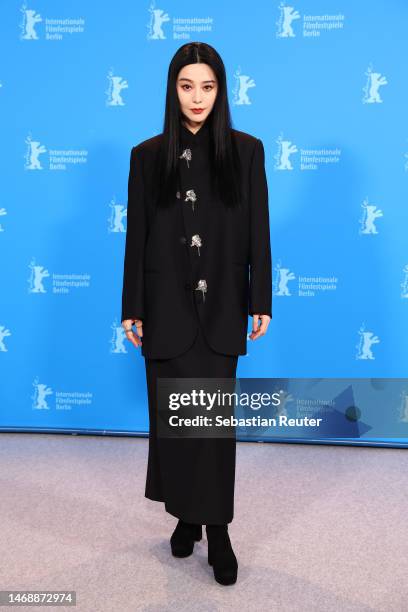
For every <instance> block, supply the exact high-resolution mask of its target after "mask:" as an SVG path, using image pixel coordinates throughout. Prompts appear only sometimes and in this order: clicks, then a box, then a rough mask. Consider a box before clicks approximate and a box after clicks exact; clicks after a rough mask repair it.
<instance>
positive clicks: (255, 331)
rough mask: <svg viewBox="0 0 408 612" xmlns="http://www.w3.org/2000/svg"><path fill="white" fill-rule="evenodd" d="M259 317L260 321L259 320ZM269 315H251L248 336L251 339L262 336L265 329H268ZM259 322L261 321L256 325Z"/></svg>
mask: <svg viewBox="0 0 408 612" xmlns="http://www.w3.org/2000/svg"><path fill="white" fill-rule="evenodd" d="M259 319H261V321H259ZM270 320H271V317H270V316H269V315H266V314H254V315H253V317H252V332H251V333H250V335H249V337H250V339H251V340H256V339H257V338H259V337H260V336H264V335H265V334H266V330H267V329H268V325H269V322H270ZM259 322H260V323H261V325H260V327H258V325H259Z"/></svg>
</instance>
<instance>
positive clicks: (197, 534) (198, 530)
mask: <svg viewBox="0 0 408 612" xmlns="http://www.w3.org/2000/svg"><path fill="white" fill-rule="evenodd" d="M202 537H203V531H202V527H201V525H196V528H195V534H194V539H195V541H196V542H199V541H200V540H201V538H202Z"/></svg>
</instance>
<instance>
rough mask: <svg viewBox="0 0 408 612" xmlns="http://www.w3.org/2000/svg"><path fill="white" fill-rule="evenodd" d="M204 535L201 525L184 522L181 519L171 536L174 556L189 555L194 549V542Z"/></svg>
mask: <svg viewBox="0 0 408 612" xmlns="http://www.w3.org/2000/svg"><path fill="white" fill-rule="evenodd" d="M201 537H202V532H201V525H193V524H190V523H184V522H183V521H181V520H179V522H178V523H177V526H176V528H175V530H174V532H173V534H172V536H171V538H170V545H171V552H172V554H173V556H174V557H189V556H190V555H191V554H192V552H193V550H194V542H199V541H200V540H201Z"/></svg>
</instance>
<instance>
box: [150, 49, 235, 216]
mask: <svg viewBox="0 0 408 612" xmlns="http://www.w3.org/2000/svg"><path fill="white" fill-rule="evenodd" d="M195 63H203V64H208V65H209V66H210V67H211V68H212V69H213V71H214V73H215V76H216V78H217V84H218V89H217V96H216V98H215V101H214V106H213V108H212V110H211V113H210V114H209V115H208V117H207V119H206V122H209V126H208V127H209V132H210V147H211V154H210V171H211V180H212V186H213V188H214V189H215V192H216V194H217V195H218V196H219V197H220V199H221V201H222V202H223V203H224V204H225V206H227V207H231V208H234V207H236V206H239V204H240V202H241V196H242V194H241V181H240V177H241V167H240V159H239V156H238V151H237V147H236V143H235V139H234V135H233V133H232V132H231V129H232V122H231V115H230V110H229V104H228V95H227V79H226V74H225V67H224V63H223V61H222V59H221V57H220V55H219V54H218V53H217V51H216V50H215V49H214V48H213V47H211V46H210V45H208V44H206V43H203V42H190V43H187V44H185V45H183V46H181V47H180V48H179V49H178V51H177V52H176V53H175V55H174V56H173V59H172V60H171V62H170V66H169V70H168V76H167V93H166V108H165V116H164V123H163V137H162V146H161V155H160V161H159V165H158V171H159V177H158V181H157V185H156V187H157V188H158V193H159V197H158V204H159V206H166V204H169V202H171V201H172V198H171V194H172V193H174V194H175V193H176V191H177V188H178V184H179V183H178V172H177V168H178V156H179V147H180V127H181V121H182V116H183V115H182V112H181V109H180V103H179V99H178V95H177V89H176V83H177V77H178V74H179V72H180V70H181V69H182V68H183V67H184V66H186V65H188V64H195ZM200 129H201V128H200ZM169 195H170V197H169Z"/></svg>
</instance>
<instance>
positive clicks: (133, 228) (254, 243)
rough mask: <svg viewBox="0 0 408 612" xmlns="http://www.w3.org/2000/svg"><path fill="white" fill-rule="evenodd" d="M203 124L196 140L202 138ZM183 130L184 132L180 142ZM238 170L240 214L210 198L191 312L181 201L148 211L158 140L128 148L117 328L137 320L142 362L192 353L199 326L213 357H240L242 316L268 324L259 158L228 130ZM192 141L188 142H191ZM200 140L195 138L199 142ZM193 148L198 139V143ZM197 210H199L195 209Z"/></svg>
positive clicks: (244, 138) (264, 195) (257, 144)
mask: <svg viewBox="0 0 408 612" xmlns="http://www.w3.org/2000/svg"><path fill="white" fill-rule="evenodd" d="M204 128H205V124H204V126H203V127H201V128H200V130H199V131H198V132H197V134H200V132H201V130H203V138H205V135H206V132H205V130H204ZM185 130H187V128H184V133H185V134H186V131H185ZM232 134H233V136H234V137H235V139H236V143H237V148H238V152H239V156H240V159H241V163H242V169H243V170H242V177H241V180H242V186H243V193H244V196H243V202H242V203H243V206H242V207H240V208H239V209H237V210H234V211H232V210H231V209H227V208H226V207H225V206H224V205H223V204H222V202H221V201H220V200H218V199H217V198H216V197H213V198H210V199H209V200H208V201H207V202H205V206H206V215H207V217H206V219H207V220H206V228H207V231H206V258H205V272H203V273H202V274H204V276H203V275H202V274H200V278H205V279H206V282H207V288H208V290H207V292H206V293H205V308H201V309H200V310H199V314H198V312H197V310H196V308H195V304H194V300H195V294H194V292H195V286H196V284H197V280H198V279H195V278H192V274H193V272H192V267H191V265H190V260H189V253H188V248H189V247H188V244H187V245H186V237H185V234H186V226H185V223H184V219H183V215H184V213H183V210H185V206H186V204H185V203H184V201H183V198H182V199H177V198H180V193H179V192H178V194H177V195H176V194H169V199H171V200H172V201H173V202H174V205H173V206H171V207H170V208H168V209H163V208H159V207H156V206H155V203H154V202H155V199H154V198H153V197H152V194H153V193H154V192H155V184H154V181H155V173H154V170H155V168H156V167H157V163H158V153H159V147H160V143H161V138H162V135H161V134H159V135H157V136H154V137H153V138H149V139H148V140H144V141H143V142H141V143H139V144H138V145H137V146H135V147H133V148H132V150H131V155H130V169H129V180H128V208H127V231H126V244H125V256H124V268H123V290H122V314H121V320H122V321H124V320H125V319H142V320H143V337H142V349H141V350H142V355H143V356H144V357H147V358H162V359H165V358H166V359H167V358H171V357H176V356H177V355H180V354H182V353H184V352H185V351H186V350H188V349H189V348H190V346H191V345H192V343H193V341H194V339H195V337H196V334H197V331H198V325H199V320H198V317H200V318H201V323H202V328H203V332H204V334H205V336H206V339H207V341H208V343H209V344H210V346H211V347H212V348H213V349H214V350H215V351H216V352H219V353H224V354H227V355H245V354H246V353H247V332H248V315H253V314H255V313H256V314H267V315H269V316H272V273H271V246H270V230H269V209H268V187H267V180H266V174H265V153H264V147H263V143H262V141H261V140H260V139H259V138H255V137H254V136H251V135H250V134H247V133H245V132H241V131H238V130H232ZM195 137H196V136H194V138H195ZM200 138H201V136H200ZM197 140H198V138H197ZM201 204H202V203H201Z"/></svg>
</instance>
